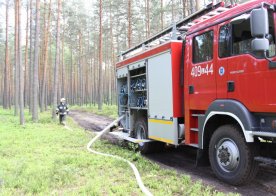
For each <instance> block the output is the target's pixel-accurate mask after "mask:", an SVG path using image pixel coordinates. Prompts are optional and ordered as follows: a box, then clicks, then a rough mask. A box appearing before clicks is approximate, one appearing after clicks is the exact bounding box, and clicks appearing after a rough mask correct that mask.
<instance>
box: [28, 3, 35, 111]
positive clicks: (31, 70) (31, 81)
mask: <svg viewBox="0 0 276 196" xmlns="http://www.w3.org/2000/svg"><path fill="white" fill-rule="evenodd" d="M32 28H33V0H30V55H29V56H30V57H29V89H28V93H29V113H32V110H33V109H32V108H33V95H32V94H33V82H34V80H33V37H32V36H33V29H32Z"/></svg>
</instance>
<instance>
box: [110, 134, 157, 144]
mask: <svg viewBox="0 0 276 196" xmlns="http://www.w3.org/2000/svg"><path fill="white" fill-rule="evenodd" d="M110 134H111V135H114V136H115V137H117V138H118V139H122V140H127V141H130V142H132V143H136V144H139V143H142V142H143V143H146V142H153V140H148V139H144V140H142V139H136V138H132V137H129V134H128V133H124V132H110Z"/></svg>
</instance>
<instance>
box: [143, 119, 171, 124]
mask: <svg viewBox="0 0 276 196" xmlns="http://www.w3.org/2000/svg"><path fill="white" fill-rule="evenodd" d="M148 121H149V122H151V123H159V124H165V125H172V124H173V121H170V120H157V119H149V120H148Z"/></svg>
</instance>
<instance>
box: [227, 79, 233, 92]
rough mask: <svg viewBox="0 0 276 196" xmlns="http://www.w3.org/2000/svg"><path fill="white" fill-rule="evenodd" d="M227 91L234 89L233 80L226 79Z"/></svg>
mask: <svg viewBox="0 0 276 196" xmlns="http://www.w3.org/2000/svg"><path fill="white" fill-rule="evenodd" d="M227 91H228V92H234V91H235V82H234V81H228V82H227Z"/></svg>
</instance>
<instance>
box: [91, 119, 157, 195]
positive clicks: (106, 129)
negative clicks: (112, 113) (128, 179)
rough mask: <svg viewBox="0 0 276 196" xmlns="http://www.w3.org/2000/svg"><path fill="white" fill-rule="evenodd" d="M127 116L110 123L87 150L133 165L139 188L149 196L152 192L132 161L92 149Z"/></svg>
mask: <svg viewBox="0 0 276 196" xmlns="http://www.w3.org/2000/svg"><path fill="white" fill-rule="evenodd" d="M124 117H125V116H124V115H123V116H121V117H119V118H118V119H116V120H114V121H113V122H112V123H110V124H109V125H108V126H107V127H106V128H104V129H103V130H102V131H101V132H100V133H99V134H97V135H96V136H95V137H94V138H93V139H92V140H91V141H90V142H89V143H88V144H87V150H88V151H89V152H91V153H94V154H97V155H102V156H106V157H112V158H115V159H117V160H121V161H123V162H126V163H128V164H129V166H130V167H131V169H132V170H133V172H134V175H135V178H136V181H137V183H138V186H139V188H140V189H141V191H142V192H143V193H144V194H145V195H147V196H152V193H151V192H150V191H149V190H148V189H147V187H145V185H144V183H143V181H142V179H141V176H140V174H139V171H138V169H137V168H136V166H135V165H134V164H133V163H131V162H130V161H128V160H126V159H124V158H122V157H120V156H117V155H111V154H106V153H102V152H97V151H95V150H92V145H93V144H94V143H95V142H96V141H97V140H98V139H99V138H100V137H101V136H102V135H103V134H105V133H107V132H108V131H110V128H111V127H112V126H114V125H115V124H116V123H117V122H119V121H120V120H122V119H123V118H124Z"/></svg>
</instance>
